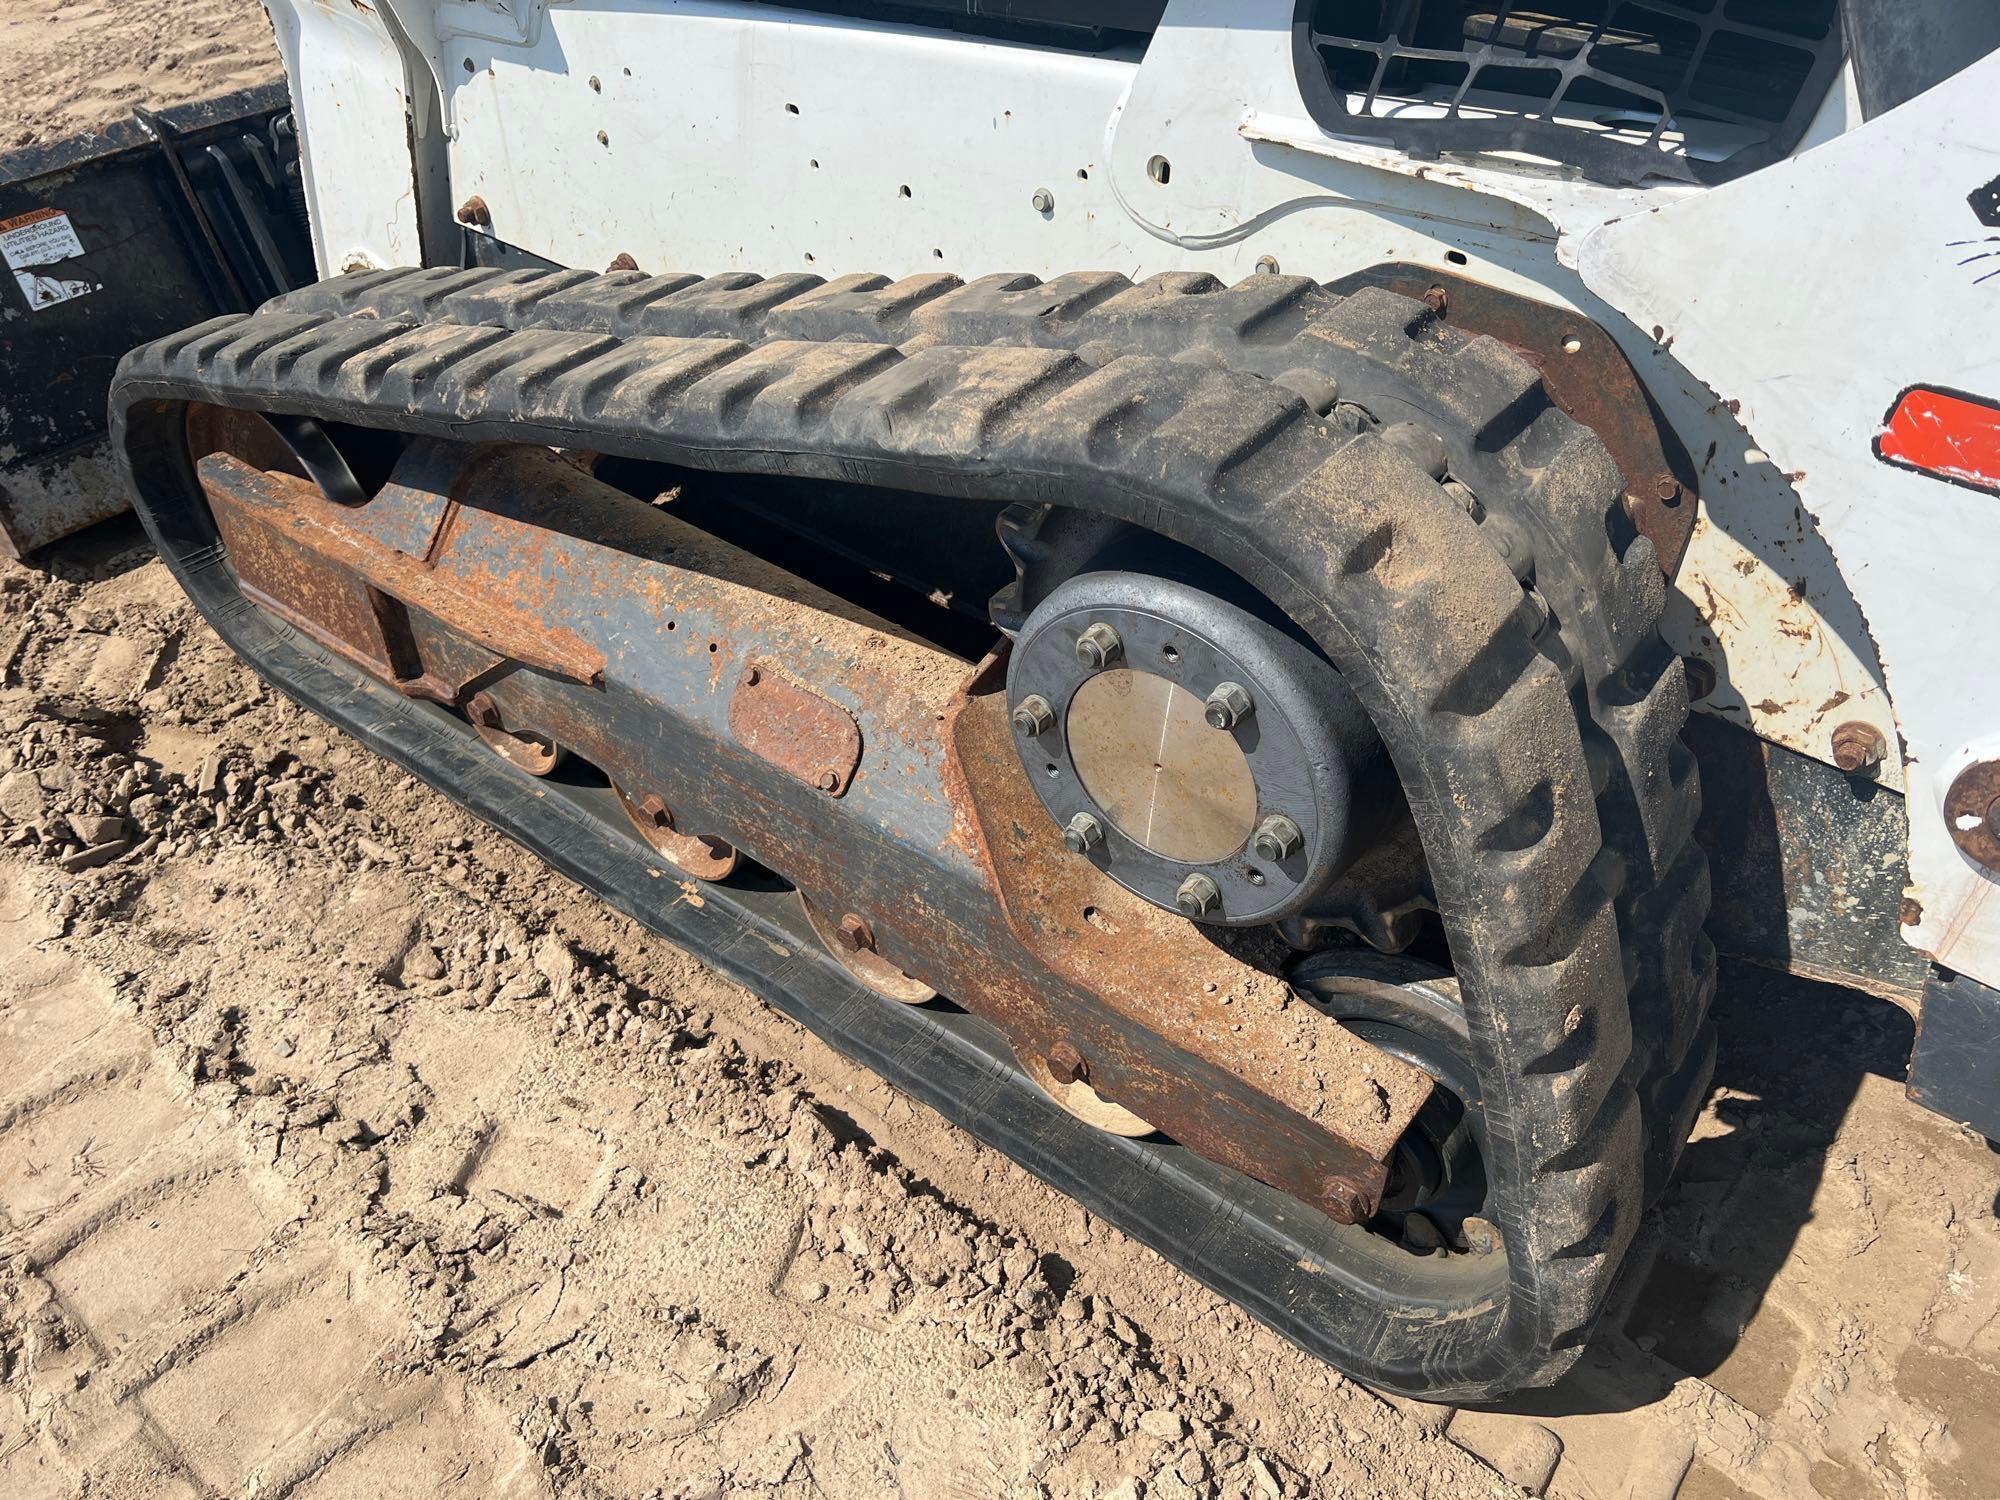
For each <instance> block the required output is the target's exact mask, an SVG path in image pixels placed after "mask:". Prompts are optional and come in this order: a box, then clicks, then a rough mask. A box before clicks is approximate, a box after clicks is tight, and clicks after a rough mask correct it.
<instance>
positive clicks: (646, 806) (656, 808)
mask: <svg viewBox="0 0 2000 1500" xmlns="http://www.w3.org/2000/svg"><path fill="white" fill-rule="evenodd" d="M639 816H640V817H642V818H644V819H645V820H646V821H647V822H648V823H650V824H652V825H653V827H655V828H664V829H669V830H671V829H672V828H673V826H674V814H673V809H672V808H670V807H668V806H667V804H666V802H665V800H664V799H662V798H661V797H660V795H659V793H657V792H648V793H647V794H646V795H645V796H644V797H642V798H640V799H639Z"/></svg>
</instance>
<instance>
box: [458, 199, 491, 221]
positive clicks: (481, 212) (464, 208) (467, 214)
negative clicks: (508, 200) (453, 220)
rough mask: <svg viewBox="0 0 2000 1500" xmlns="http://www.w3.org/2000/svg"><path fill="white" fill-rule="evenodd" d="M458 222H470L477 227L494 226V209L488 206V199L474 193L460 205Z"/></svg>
mask: <svg viewBox="0 0 2000 1500" xmlns="http://www.w3.org/2000/svg"><path fill="white" fill-rule="evenodd" d="M458 222H459V223H461V224H470V225H472V226H473V228H475V229H491V228H492V227H493V211H492V210H491V209H489V208H488V207H487V206H486V200H485V199H484V198H482V197H480V196H479V194H477V193H474V194H473V195H472V196H471V197H470V198H467V199H466V200H465V201H464V202H463V203H461V204H459V205H458Z"/></svg>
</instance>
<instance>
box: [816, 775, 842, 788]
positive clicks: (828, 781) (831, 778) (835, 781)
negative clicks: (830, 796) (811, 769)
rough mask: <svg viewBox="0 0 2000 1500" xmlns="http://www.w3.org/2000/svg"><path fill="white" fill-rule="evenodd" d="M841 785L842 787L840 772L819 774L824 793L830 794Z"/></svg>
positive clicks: (820, 786)
mask: <svg viewBox="0 0 2000 1500" xmlns="http://www.w3.org/2000/svg"><path fill="white" fill-rule="evenodd" d="M839 785H840V772H838V771H822V772H820V773H819V789H820V790H821V791H822V792H830V791H832V790H833V789H834V788H835V787H837V786H839Z"/></svg>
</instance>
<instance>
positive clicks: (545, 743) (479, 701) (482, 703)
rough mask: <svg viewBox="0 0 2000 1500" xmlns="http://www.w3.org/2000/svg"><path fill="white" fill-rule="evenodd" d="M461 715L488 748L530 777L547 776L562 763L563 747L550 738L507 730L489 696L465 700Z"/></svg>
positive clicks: (498, 710)
mask: <svg viewBox="0 0 2000 1500" xmlns="http://www.w3.org/2000/svg"><path fill="white" fill-rule="evenodd" d="M465 716H466V717H467V718H468V719H470V720H471V721H472V727H473V729H474V730H475V731H477V733H478V735H479V737H480V738H481V739H482V740H484V741H485V742H486V745H487V748H488V749H490V750H492V752H493V753H494V754H495V755H497V756H499V757H500V758H501V759H502V760H504V761H506V762H507V763H508V764H509V765H512V766H514V767H516V768H518V769H520V770H523V771H526V772H527V773H528V774H529V775H530V776H547V775H548V774H549V773H550V772H552V771H554V770H555V768H556V767H557V766H559V765H561V764H562V761H563V748H562V746H561V745H559V744H557V743H556V742H555V739H554V738H553V737H552V736H550V735H546V734H542V733H540V732H539V731H537V730H533V729H524V728H517V727H516V728H510V727H509V726H508V724H507V723H506V721H505V719H504V718H503V716H502V715H501V712H500V705H499V704H497V703H495V702H494V701H493V698H492V695H491V694H488V693H474V694H473V695H472V696H471V697H470V698H468V699H467V700H466V702H465Z"/></svg>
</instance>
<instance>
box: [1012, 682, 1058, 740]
mask: <svg viewBox="0 0 2000 1500" xmlns="http://www.w3.org/2000/svg"><path fill="white" fill-rule="evenodd" d="M1055 727H1056V711H1055V710H1054V709H1053V708H1051V707H1049V700H1048V699H1046V698H1044V697H1043V696H1042V695H1041V694H1040V693H1030V694H1028V696H1027V697H1025V698H1023V699H1022V700H1021V701H1020V702H1019V703H1018V704H1016V705H1015V708H1014V729H1015V732H1016V733H1019V734H1024V735H1026V736H1027V737H1028V738H1029V739H1033V738H1035V736H1037V735H1042V734H1047V733H1048V732H1049V731H1050V730H1051V729H1053V728H1055Z"/></svg>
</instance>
